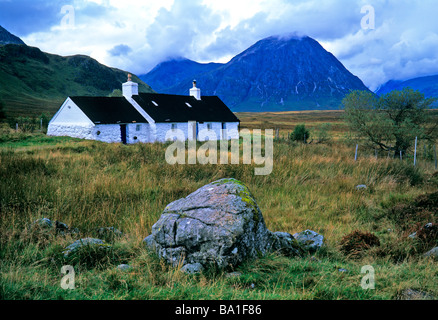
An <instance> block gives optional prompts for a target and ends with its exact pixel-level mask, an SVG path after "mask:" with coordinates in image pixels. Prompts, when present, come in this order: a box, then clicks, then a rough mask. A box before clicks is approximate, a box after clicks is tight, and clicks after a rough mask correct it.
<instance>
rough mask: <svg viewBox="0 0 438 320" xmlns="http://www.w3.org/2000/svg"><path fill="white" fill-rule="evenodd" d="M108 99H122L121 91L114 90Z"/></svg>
mask: <svg viewBox="0 0 438 320" xmlns="http://www.w3.org/2000/svg"><path fill="white" fill-rule="evenodd" d="M108 97H123V93H122V90H120V89H114V90H113V92H111V93H110V94H109V95H108Z"/></svg>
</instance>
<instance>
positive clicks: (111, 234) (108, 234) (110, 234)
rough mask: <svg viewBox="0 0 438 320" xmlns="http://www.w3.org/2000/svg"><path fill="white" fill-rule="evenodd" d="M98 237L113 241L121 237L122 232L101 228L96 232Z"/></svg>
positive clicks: (110, 228) (112, 228)
mask: <svg viewBox="0 0 438 320" xmlns="http://www.w3.org/2000/svg"><path fill="white" fill-rule="evenodd" d="M97 233H98V235H99V236H100V237H102V238H105V239H106V240H114V239H115V238H120V237H122V236H123V232H122V231H120V230H118V229H116V228H114V227H102V228H99V229H98V230H97Z"/></svg>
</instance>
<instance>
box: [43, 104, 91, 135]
mask: <svg viewBox="0 0 438 320" xmlns="http://www.w3.org/2000/svg"><path fill="white" fill-rule="evenodd" d="M93 127H94V123H93V122H92V121H91V120H90V119H89V118H88V117H87V116H86V115H85V113H83V112H82V110H81V109H80V108H79V107H78V106H77V105H76V104H75V103H74V102H73V101H72V100H71V99H70V98H67V99H66V100H65V101H64V103H63V104H62V106H61V108H59V110H58V112H57V113H56V114H55V115H54V116H53V118H52V119H51V120H50V122H49V126H48V128H47V135H49V136H68V137H73V138H81V139H93Z"/></svg>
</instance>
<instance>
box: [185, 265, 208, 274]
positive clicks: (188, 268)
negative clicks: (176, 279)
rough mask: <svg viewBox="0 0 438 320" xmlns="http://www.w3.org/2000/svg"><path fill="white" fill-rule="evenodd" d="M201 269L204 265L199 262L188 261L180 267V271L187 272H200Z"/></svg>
mask: <svg viewBox="0 0 438 320" xmlns="http://www.w3.org/2000/svg"><path fill="white" fill-rule="evenodd" d="M202 270H204V267H203V266H202V264H200V263H189V264H186V265H184V266H183V267H182V268H181V271H182V272H184V273H187V274H195V273H200V272H201V271H202Z"/></svg>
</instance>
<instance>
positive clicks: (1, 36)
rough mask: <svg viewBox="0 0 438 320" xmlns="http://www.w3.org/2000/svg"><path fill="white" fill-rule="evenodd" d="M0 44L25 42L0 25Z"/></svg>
mask: <svg viewBox="0 0 438 320" xmlns="http://www.w3.org/2000/svg"><path fill="white" fill-rule="evenodd" d="M2 44H25V43H24V41H23V40H21V39H20V38H19V37H17V36H15V35H13V34H12V33H10V32H9V31H8V30H6V29H5V28H3V27H2V26H0V45H2Z"/></svg>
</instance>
